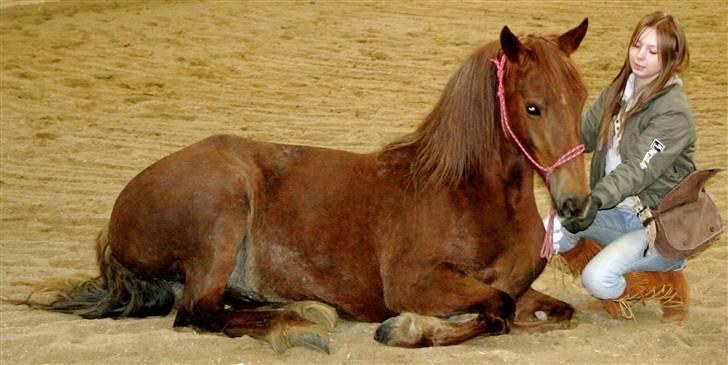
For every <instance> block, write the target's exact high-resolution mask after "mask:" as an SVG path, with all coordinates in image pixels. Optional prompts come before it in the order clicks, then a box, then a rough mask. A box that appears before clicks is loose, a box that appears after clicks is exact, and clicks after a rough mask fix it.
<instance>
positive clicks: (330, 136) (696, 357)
mask: <svg viewBox="0 0 728 365" xmlns="http://www.w3.org/2000/svg"><path fill="white" fill-rule="evenodd" d="M656 9H669V10H670V11H671V12H672V13H673V14H674V15H676V16H677V17H679V19H680V20H681V21H682V23H683V24H684V27H685V31H686V32H687V36H688V39H689V42H690V43H689V44H690V48H691V52H692V65H691V68H690V71H689V72H688V73H686V74H685V75H683V79H684V81H685V90H686V93H687V95H688V98H689V100H690V103H691V106H692V108H693V111H694V115H695V120H696V122H697V125H698V132H699V137H698V138H699V143H698V151H697V153H696V159H697V163H698V165H699V167H710V166H723V167H727V166H728V158H727V157H728V154H727V152H726V151H727V150H728V148H727V144H726V142H728V141H727V140H726V138H727V137H726V136H727V135H728V133H727V132H728V131H727V128H728V127H727V125H728V67H727V66H726V62H727V61H726V60H727V59H728V42H726V39H728V34H727V33H728V5H726V3H725V1H690V2H684V1H644V2H641V3H635V2H631V1H629V2H628V1H623V2H622V1H616V2H602V1H595V2H589V1H549V2H541V1H488V2H473V3H462V2H459V1H428V2H386V3H385V2H376V3H375V2H369V3H364V2H326V1H301V2H252V1H251V2H242V1H240V2H238V1H217V2H215V1H207V2H199V1H194V2H171V1H170V2H159V1H151V2H132V1H116V2H92V1H67V2H61V3H46V4H40V5H38V4H35V5H27V6H19V7H18V6H16V7H3V8H2V9H0V293H2V295H3V296H8V297H12V298H22V297H24V296H25V295H27V293H28V292H29V287H28V286H26V285H23V284H22V283H23V282H29V281H37V280H42V279H46V278H67V277H78V276H89V275H94V274H95V273H96V267H95V263H94V252H93V248H92V241H93V238H94V236H95V235H96V233H97V232H98V230H99V229H100V228H101V227H103V226H104V224H105V222H106V221H107V219H108V215H109V213H110V211H111V207H112V205H113V203H114V199H115V198H116V196H117V194H118V193H119V191H120V190H121V189H122V188H123V187H124V185H125V184H126V182H127V181H129V180H130V179H131V178H132V177H133V176H134V175H135V174H137V173H138V172H139V171H140V170H141V169H142V168H144V167H146V166H148V165H149V164H151V163H152V162H154V161H156V160H157V159H159V158H161V157H163V156H165V155H166V154H168V153H170V152H172V151H175V150H177V149H179V148H181V147H183V146H186V145H188V144H191V143H193V142H195V141H197V140H200V139H202V138H204V137H206V136H208V135H211V134H216V133H236V134H239V135H243V136H247V137H251V138H256V139H260V140H266V141H271V142H283V143H296V144H305V145H316V146H323V147H331V148H338V149H344V150H349V151H354V152H366V151H372V150H375V149H377V148H379V147H380V146H382V145H383V144H384V143H386V142H387V141H390V140H392V139H393V138H395V137H396V136H399V135H401V134H403V133H405V132H407V131H410V130H412V129H413V128H414V127H415V126H416V125H417V124H418V123H419V122H420V120H421V119H422V118H423V117H424V116H425V115H426V114H427V113H428V112H429V110H430V108H432V106H433V105H434V103H435V102H436V100H437V98H438V96H439V93H440V91H441V89H442V88H443V86H444V84H445V82H446V81H447V80H448V78H449V77H450V75H451V74H452V73H453V72H454V71H455V70H456V69H457V67H458V66H459V65H460V64H461V62H462V61H463V60H464V59H465V58H466V57H467V56H468V55H469V54H470V52H471V51H472V50H474V49H475V48H476V47H479V46H480V45H482V44H483V43H485V42H486V41H490V40H493V39H496V38H497V36H498V34H499V32H500V29H501V28H502V27H503V25H508V26H509V27H510V28H511V29H512V30H513V31H514V32H516V33H544V32H546V33H552V32H553V33H556V32H563V31H565V30H567V29H569V28H571V27H574V26H576V25H577V24H578V23H579V22H580V21H581V20H582V19H583V18H584V17H587V16H588V17H589V19H590V28H589V32H588V34H587V36H586V39H585V41H584V43H583V45H582V47H581V49H579V51H577V53H576V54H575V55H574V59H575V62H576V63H577V65H578V66H579V67H580V69H581V71H582V74H583V77H584V79H585V82H586V84H587V86H588V89H589V100H590V101H591V100H593V98H594V97H595V96H596V95H597V93H598V92H599V91H600V90H601V89H602V88H603V87H605V86H606V85H607V84H608V83H609V81H610V80H611V79H612V78H613V77H614V75H616V73H617V71H618V68H619V66H620V65H621V62H622V60H623V57H624V52H625V47H626V42H627V39H628V37H629V35H630V33H631V30H632V27H633V26H634V24H635V23H636V22H637V20H638V19H639V18H640V17H641V16H642V15H643V14H646V13H648V12H651V11H653V10H656ZM727 182H728V173H724V174H723V175H722V176H720V177H719V178H718V179H715V181H713V182H712V183H711V184H710V185H709V186H708V189H709V192H710V193H711V194H712V195H713V197H714V198H715V199H716V200H717V201H718V202H719V204H720V206H721V208H722V212H723V215H724V217H728V210H727V209H728V207H727V205H726V201H727V199H726V198H727V196H726V194H727V191H728V190H727V189H728V188H727V187H726V186H728V184H727ZM538 199H539V204H540V207H542V208H544V209H545V207H546V195H545V191H544V189H543V188H542V185H539V191H538ZM727 237H728V236H725V235H724V237H723V238H722V239H721V240H720V241H719V242H717V243H715V244H714V245H713V246H712V247H711V248H710V249H708V250H707V251H705V252H704V253H702V254H700V255H699V256H697V257H695V258H694V259H692V260H691V261H690V264H689V266H688V267H687V269H686V271H685V272H686V275H687V277H688V279H689V282H690V286H691V287H690V293H691V298H692V302H691V309H690V318H689V320H688V321H687V323H685V324H684V325H683V326H681V327H678V326H674V325H668V324H662V323H661V322H660V312H659V309H658V307H657V306H656V305H654V304H648V305H647V306H646V307H641V306H639V307H638V308H637V310H636V315H637V318H638V320H637V321H630V322H624V321H614V320H611V319H610V318H608V317H607V316H606V315H604V314H593V313H588V312H584V311H582V310H581V309H583V306H584V304H585V303H587V302H588V301H589V300H590V297H589V296H588V294H587V293H586V292H585V291H584V290H583V289H582V288H581V287H580V285H578V284H575V283H571V282H570V281H567V282H566V283H565V285H562V283H561V281H560V280H559V279H557V278H556V277H555V275H554V273H555V271H554V270H552V269H550V268H549V269H547V271H546V272H545V273H544V275H543V276H542V277H541V278H540V279H539V280H538V281H537V282H536V284H535V287H536V288H537V289H540V290H543V291H545V292H547V293H549V294H551V295H554V296H556V297H558V298H561V299H563V300H566V301H568V302H570V303H572V304H573V305H575V306H576V308H577V310H578V313H577V314H576V317H575V321H574V322H575V324H576V326H575V328H573V329H570V330H564V331H555V332H549V333H542V334H532V335H506V336H498V337H487V338H486V337H482V338H478V339H475V340H471V341H468V342H466V343H464V344H462V345H458V346H453V347H447V348H425V349H418V350H406V349H399V348H388V347H384V346H381V345H379V344H378V343H376V342H375V341H374V340H373V339H372V336H373V333H374V330H375V328H376V326H377V325H376V324H369V323H354V322H343V323H341V324H340V325H339V327H338V329H337V330H336V332H335V333H334V334H333V335H332V340H331V350H332V353H331V355H329V356H326V355H322V354H319V353H316V352H313V351H309V350H305V349H300V348H297V349H293V350H289V351H288V352H286V353H285V354H282V355H279V354H276V353H274V352H273V351H271V350H270V349H269V347H268V346H267V345H266V344H264V343H261V342H258V341H255V340H253V339H250V338H241V339H229V338H226V337H222V336H216V335H212V334H196V333H190V332H176V331H174V330H173V329H172V322H173V319H174V317H173V316H172V315H170V316H167V317H161V318H148V319H142V320H139V319H131V320H118V321H115V320H110V319H108V320H95V321H87V320H82V319H79V318H76V317H73V316H70V315H61V314H55V313H47V312H42V311H38V310H31V309H29V308H27V307H25V306H13V305H9V304H7V303H0V362H1V363H3V364H26V363H32V364H43V363H52V364H56V363H64V364H66V363H84V364H100V363H114V364H140V363H150V364H167V363H180V364H240V363H244V364H279V363H280V364H293V363H307V364H309V363H316V364H420V363H425V364H430V363H433V364H434V363H442V364H470V363H472V364H475V363H477V364H491V363H493V364H495V363H498V364H500V363H517V364H557V363H610V364H623V363H631V364H650V363H659V364H713V363H716V364H725V363H726V361H727V360H728V282H727V281H726V277H728V276H727V275H726V274H728V246H727V244H726V242H727V240H728V238H727Z"/></svg>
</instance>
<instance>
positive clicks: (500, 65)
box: [490, 55, 586, 260]
mask: <svg viewBox="0 0 728 365" xmlns="http://www.w3.org/2000/svg"><path fill="white" fill-rule="evenodd" d="M490 61H491V62H493V63H494V64H495V66H496V68H497V71H498V72H497V75H498V102H499V104H500V116H501V127H502V128H503V133H505V134H506V136H509V137H511V138H512V139H513V140H514V141H516V144H517V145H518V148H520V149H521V152H522V153H523V154H524V155H526V158H528V160H529V161H531V163H532V164H533V165H534V166H535V167H536V168H538V169H539V170H541V172H543V173H544V174H545V176H546V178H545V179H546V187H547V188H548V189H549V192H550V191H551V174H552V173H553V172H554V170H555V169H556V168H557V167H559V166H561V165H563V164H565V163H567V162H569V161H570V160H572V159H574V158H575V157H577V156H579V155H580V154H582V153H584V150H585V148H586V147H584V144H580V145H578V146H576V147H574V148H572V149H571V150H570V151H569V152H566V153H565V154H564V155H563V156H561V157H560V158H559V159H558V160H557V161H556V162H555V163H554V164H553V165H551V167H543V166H541V164H539V163H538V162H537V161H536V159H535V158H533V156H531V154H530V153H528V151H527V150H526V148H525V147H523V144H521V141H520V140H518V137H516V134H515V133H513V130H511V126H510V124H509V123H508V113H507V112H506V95H505V92H504V90H503V76H504V75H505V71H506V56H505V55H501V56H500V59H495V58H494V59H491V60H490ZM555 216H556V211H554V208H553V207H552V208H551V210H549V222H548V224H547V226H546V236H545V237H544V238H543V245H542V246H541V257H542V258H545V259H547V260H548V259H549V258H551V255H553V253H554V245H553V235H554V218H555Z"/></svg>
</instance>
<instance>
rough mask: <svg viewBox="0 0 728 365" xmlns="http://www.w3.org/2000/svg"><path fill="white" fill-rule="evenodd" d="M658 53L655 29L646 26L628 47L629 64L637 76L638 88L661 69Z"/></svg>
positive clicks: (655, 75) (647, 82) (655, 76)
mask: <svg viewBox="0 0 728 365" xmlns="http://www.w3.org/2000/svg"><path fill="white" fill-rule="evenodd" d="M659 55H660V49H659V48H658V47H657V31H656V30H655V28H653V27H647V28H645V29H644V30H643V31H642V34H640V35H639V37H638V38H637V40H636V41H635V42H634V43H633V44H632V46H631V47H629V65H630V67H632V73H634V75H635V76H636V77H637V80H636V81H637V88H638V89H639V88H641V87H642V86H645V85H647V84H649V83H650V81H652V80H654V79H655V78H657V75H658V74H659V73H660V71H662V63H661V62H660V57H659Z"/></svg>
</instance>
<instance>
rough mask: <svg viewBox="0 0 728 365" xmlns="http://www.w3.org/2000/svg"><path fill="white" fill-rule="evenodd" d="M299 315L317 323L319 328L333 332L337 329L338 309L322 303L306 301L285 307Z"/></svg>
mask: <svg viewBox="0 0 728 365" xmlns="http://www.w3.org/2000/svg"><path fill="white" fill-rule="evenodd" d="M284 308H285V309H286V310H290V311H293V312H295V313H296V314H298V315H299V316H301V317H303V318H305V319H307V320H309V321H311V322H313V323H316V324H317V325H319V326H322V327H324V328H326V329H327V330H329V331H331V330H333V329H334V328H335V327H336V322H338V320H339V315H338V314H336V309H334V308H333V307H331V306H329V305H326V304H324V303H321V302H316V301H312V300H306V301H301V302H293V303H291V304H288V305H286V306H285V307H284Z"/></svg>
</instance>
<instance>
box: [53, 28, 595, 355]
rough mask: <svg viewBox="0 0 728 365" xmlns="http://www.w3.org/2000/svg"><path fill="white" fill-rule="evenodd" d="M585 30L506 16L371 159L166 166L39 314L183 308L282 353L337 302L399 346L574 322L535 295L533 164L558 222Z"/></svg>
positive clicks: (272, 156) (185, 323) (315, 337)
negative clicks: (411, 125)
mask: <svg viewBox="0 0 728 365" xmlns="http://www.w3.org/2000/svg"><path fill="white" fill-rule="evenodd" d="M586 30H587V20H586V19H585V20H584V21H583V22H582V23H581V24H580V25H579V26H578V27H576V28H574V29H572V30H569V31H567V32H566V33H564V34H562V35H553V36H538V35H529V36H524V37H520V38H519V37H516V36H515V35H514V34H513V33H511V31H510V30H509V29H508V27H504V28H503V30H502V32H501V34H500V39H499V40H498V41H495V42H491V43H488V44H486V45H485V46H483V47H482V48H480V49H478V50H477V51H476V52H475V53H474V54H473V55H472V56H471V57H470V58H469V59H468V60H467V61H466V62H465V64H464V65H462V67H461V68H460V69H459V70H458V71H457V73H455V75H454V76H452V78H451V79H450V81H449V82H448V83H447V85H446V87H445V90H444V92H443V93H442V96H441V98H440V100H439V101H438V103H437V105H435V107H434V109H433V110H432V112H431V113H430V114H429V115H428V116H427V117H426V119H425V120H424V121H423V122H422V123H421V124H420V125H419V127H418V128H417V129H416V130H415V131H413V132H412V133H410V134H408V135H406V136H403V137H402V138H400V139H399V140H396V141H394V142H392V143H390V144H388V145H387V146H385V147H383V148H382V149H381V150H379V151H376V152H373V153H369V154H355V153H349V152H344V151H336V150H331V149H324V148H315V147H304V146H293V145H282V144H272V143H263V142H257V141H252V140H247V139H243V138H240V137H237V136H233V135H217V136H213V137H209V138H207V139H205V140H203V141H201V142H198V143H195V144H193V145H191V146H188V147H186V148H183V149H182V150H180V151H177V152H175V153H173V154H171V155H169V156H167V157H165V158H163V159H161V160H159V161H157V162H156V163H154V164H153V165H151V166H149V167H148V168H146V169H145V170H143V171H142V172H141V173H140V174H138V175H137V176H136V177H135V178H134V179H133V180H132V181H131V182H129V184H128V185H127V186H126V187H125V188H124V189H123V191H122V192H121V193H120V195H119V197H118V199H117V200H116V203H115V205H114V208H113V211H112V212H111V218H110V221H109V223H108V226H107V228H106V229H104V230H103V231H102V233H101V234H100V235H99V238H98V240H97V257H98V263H99V266H100V276H99V277H98V278H96V279H93V280H90V281H87V282H85V283H81V284H78V285H76V286H74V287H72V288H68V289H67V290H65V291H63V292H62V294H61V295H59V296H58V298H57V299H56V300H55V302H53V303H52V304H49V305H47V306H45V307H44V308H46V309H51V310H55V311H60V312H66V313H73V314H77V315H80V316H83V317H85V318H102V317H145V316H157V315H159V316H161V315H166V314H168V313H170V312H171V311H172V310H173V309H175V308H176V318H175V321H174V326H175V327H192V328H195V329H197V330H201V331H210V332H222V333H224V334H226V335H228V336H231V337H237V336H243V335H248V336H252V337H255V338H258V339H262V340H264V341H267V342H268V343H270V345H271V346H272V347H273V348H274V349H275V350H276V351H284V350H285V349H287V348H289V347H292V346H307V347H312V348H314V349H317V350H321V351H324V352H328V351H329V347H328V339H329V337H328V336H329V330H331V329H332V328H333V326H334V325H335V324H336V320H337V312H338V313H339V314H341V315H345V316H346V317H348V318H351V319H354V320H360V321H373V322H382V321H383V322H382V323H381V325H380V326H379V327H378V329H377V330H376V333H375V335H374V336H375V339H376V340H377V341H379V342H381V343H383V344H387V345H393V346H403V347H418V346H440V345H451V344H456V343H460V342H462V341H465V340H468V339H470V338H473V337H476V336H480V335H497V334H503V333H508V332H509V331H510V330H511V329H514V330H518V329H551V328H563V327H568V325H569V321H570V319H571V316H572V313H573V308H572V307H571V306H570V305H568V304H566V303H564V302H562V301H559V300H557V299H554V298H551V297H549V296H547V295H545V294H542V293H540V292H538V291H536V290H534V289H532V288H531V284H532V282H533V281H534V280H535V279H536V278H537V277H538V276H539V274H540V273H541V272H542V271H543V269H544V266H545V264H546V260H545V259H544V258H543V257H541V255H539V252H540V250H541V243H542V241H543V239H544V235H545V232H544V227H543V225H542V222H541V218H540V216H539V213H538V211H537V208H536V201H535V197H534V191H533V188H534V187H533V174H534V171H536V173H538V174H540V175H541V177H542V178H543V179H545V180H546V181H547V185H548V187H549V192H550V194H551V197H552V200H551V201H552V204H553V209H554V211H555V212H556V213H558V214H559V215H560V216H561V217H562V219H569V217H574V216H578V215H579V213H580V211H581V209H582V208H583V206H584V204H585V202H586V200H587V198H588V196H589V194H590V191H589V187H588V186H587V185H586V181H587V179H586V175H585V168H584V161H583V156H581V155H579V153H578V152H580V151H578V150H577V153H573V151H574V148H575V147H577V146H580V135H579V133H580V125H579V124H580V113H581V110H582V107H583V104H584V101H585V98H586V91H585V87H584V85H583V82H582V81H581V78H580V76H579V74H578V72H577V70H576V67H575V66H574V64H573V62H572V61H571V60H570V58H569V56H570V54H571V53H572V52H574V51H575V50H576V49H577V48H578V46H579V44H580V43H581V41H582V39H583V37H584V35H585V34H586ZM565 155H568V156H569V157H568V159H571V160H568V159H567V160H568V162H566V161H567V160H564V158H563V157H562V156H565ZM560 157H562V158H561V159H560ZM557 161H561V162H558V163H557ZM559 164H562V166H561V167H559V168H558V169H555V168H543V167H542V166H554V167H555V166H556V165H559ZM175 286H178V287H182V289H181V294H180V295H177V296H176V295H175V290H174V289H175Z"/></svg>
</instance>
